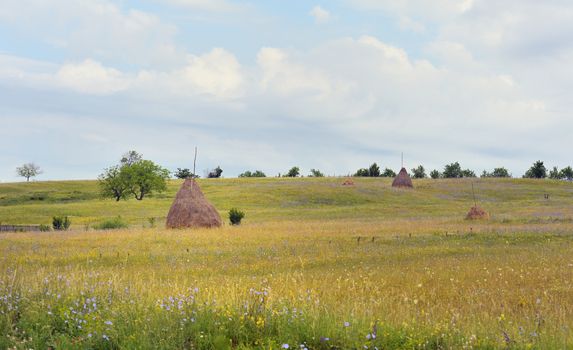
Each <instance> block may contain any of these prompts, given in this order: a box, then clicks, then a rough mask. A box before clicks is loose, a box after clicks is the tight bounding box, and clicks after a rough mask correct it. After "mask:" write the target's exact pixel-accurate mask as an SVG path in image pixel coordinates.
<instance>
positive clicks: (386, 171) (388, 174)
mask: <svg viewBox="0 0 573 350" xmlns="http://www.w3.org/2000/svg"><path fill="white" fill-rule="evenodd" d="M380 176H382V177H396V173H395V172H394V170H392V169H390V168H386V169H384V171H383V172H382V174H381V175H380Z"/></svg>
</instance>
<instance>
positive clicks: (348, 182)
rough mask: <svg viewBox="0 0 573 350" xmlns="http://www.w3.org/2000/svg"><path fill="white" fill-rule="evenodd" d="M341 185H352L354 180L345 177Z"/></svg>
mask: <svg viewBox="0 0 573 350" xmlns="http://www.w3.org/2000/svg"><path fill="white" fill-rule="evenodd" d="M342 186H354V181H352V180H351V179H346V180H344V182H343V183H342Z"/></svg>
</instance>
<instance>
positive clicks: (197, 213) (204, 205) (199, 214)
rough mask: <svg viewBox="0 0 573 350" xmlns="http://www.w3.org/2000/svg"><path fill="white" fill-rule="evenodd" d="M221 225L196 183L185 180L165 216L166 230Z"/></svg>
mask: <svg viewBox="0 0 573 350" xmlns="http://www.w3.org/2000/svg"><path fill="white" fill-rule="evenodd" d="M222 224H223V221H222V220H221V216H220V215H219V213H218V212H217V210H216V209H215V207H214V206H213V205H212V204H211V203H209V201H208V200H207V199H206V198H205V196H204V195H203V192H202V191H201V189H200V188H199V185H198V184H197V182H196V181H195V180H193V179H189V178H188V179H186V180H185V182H183V185H182V186H181V188H180V189H179V192H177V196H175V200H174V201H173V204H172V205H171V209H169V214H167V222H166V224H165V226H166V227H167V228H186V227H219V226H221V225H222Z"/></svg>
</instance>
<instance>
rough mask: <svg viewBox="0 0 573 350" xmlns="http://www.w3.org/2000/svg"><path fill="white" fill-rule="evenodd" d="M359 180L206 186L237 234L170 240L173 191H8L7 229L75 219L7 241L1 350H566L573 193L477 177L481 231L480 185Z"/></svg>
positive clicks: (571, 324) (572, 321) (31, 187)
mask: <svg viewBox="0 0 573 350" xmlns="http://www.w3.org/2000/svg"><path fill="white" fill-rule="evenodd" d="M354 181H355V186H341V184H342V182H343V179H340V178H297V179H283V178H265V179H216V180H200V185H201V187H202V189H203V192H204V193H205V195H206V196H207V198H208V199H209V200H210V201H211V202H212V203H213V204H214V205H215V207H216V208H217V209H218V210H219V211H220V213H221V215H222V216H223V217H224V218H225V219H226V213H227V211H228V210H229V209H230V208H232V207H237V208H239V209H241V210H243V211H245V213H246V217H245V219H244V220H243V224H242V225H240V226H236V227H234V226H229V225H225V226H224V227H222V228H220V229H212V230H175V231H168V230H165V229H163V223H164V221H165V215H166V213H167V211H168V209H169V206H170V204H171V201H172V199H173V197H174V195H175V193H176V191H177V189H178V187H179V185H180V184H181V182H179V181H172V182H171V183H170V184H169V189H168V191H167V192H166V193H163V194H159V195H155V196H153V197H150V198H146V199H144V200H143V201H136V200H134V199H130V200H129V201H121V202H115V201H112V200H102V199H101V198H99V196H98V191H97V190H98V188H97V183H96V182H95V181H62V182H32V183H17V184H0V222H1V223H3V224H49V223H50V222H51V217H52V216H54V215H68V216H69V217H70V219H71V220H72V230H71V231H69V232H45V233H1V234H0V252H1V253H2V254H1V256H0V271H1V275H0V349H4V348H12V349H14V348H15V349H48V348H52V349H85V348H93V349H119V348H122V349H285V348H288V349H359V348H360V349H497V348H500V349H506V348H510V349H529V348H533V349H567V348H573V184H571V183H567V182H562V181H550V180H541V181H540V180H524V179H475V180H473V181H474V184H475V186H476V196H477V198H478V200H479V202H480V205H481V206H483V207H484V208H485V209H486V210H487V211H488V212H490V214H491V219H490V220H488V221H480V222H475V221H474V222H472V221H466V220H464V216H465V214H466V212H467V211H468V209H469V208H470V206H471V205H473V197H472V190H471V180H465V179H462V180H445V179H442V180H415V181H414V185H415V186H416V188H415V189H414V190H396V189H392V188H391V186H390V184H391V180H389V179H372V178H358V179H354ZM546 194H547V195H549V198H548V199H546V198H545V195H546ZM117 216H121V218H122V220H123V221H125V222H126V223H128V224H129V225H130V227H129V228H128V229H122V230H109V231H98V230H94V229H93V227H94V226H96V225H98V224H99V223H101V222H102V221H104V220H106V219H112V218H116V217H117ZM151 218H153V219H152V220H150V219H151ZM152 221H154V222H155V226H154V227H152V226H153V225H152V224H151V222H152Z"/></svg>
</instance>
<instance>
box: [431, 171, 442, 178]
mask: <svg viewBox="0 0 573 350" xmlns="http://www.w3.org/2000/svg"><path fill="white" fill-rule="evenodd" d="M430 177H431V178H432V179H439V178H440V177H442V174H440V172H439V171H437V170H435V169H434V170H432V171H430Z"/></svg>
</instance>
